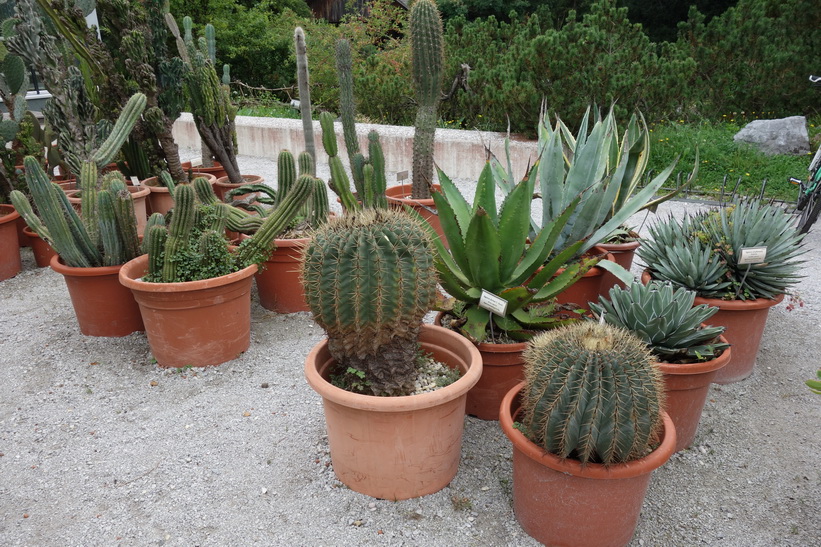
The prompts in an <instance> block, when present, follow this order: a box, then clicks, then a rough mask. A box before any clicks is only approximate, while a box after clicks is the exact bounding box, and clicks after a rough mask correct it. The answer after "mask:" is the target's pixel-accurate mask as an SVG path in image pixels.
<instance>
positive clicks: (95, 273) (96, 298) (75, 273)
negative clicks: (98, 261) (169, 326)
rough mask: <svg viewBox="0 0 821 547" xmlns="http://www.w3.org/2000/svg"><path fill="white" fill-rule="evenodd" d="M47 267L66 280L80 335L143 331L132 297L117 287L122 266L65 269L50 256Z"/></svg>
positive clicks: (65, 267)
mask: <svg viewBox="0 0 821 547" xmlns="http://www.w3.org/2000/svg"><path fill="white" fill-rule="evenodd" d="M50 265H51V269H52V270H54V271H55V272H57V273H59V274H61V275H62V276H63V278H64V279H65V281H66V287H67V288H68V294H69V296H70V297H71V304H72V306H74V315H76V316H77V323H78V324H79V325H80V332H81V333H83V334H85V335H86V336H110V337H115V336H126V335H128V334H131V333H132V332H139V331H142V330H144V329H143V321H142V316H141V315H140V308H139V307H138V306H137V302H135V301H134V296H133V295H132V294H131V291H129V290H128V289H127V288H125V287H123V286H122V285H120V280H119V273H120V269H121V268H122V266H100V267H97V268H74V267H71V266H66V265H65V264H64V263H63V261H62V259H61V258H60V256H59V255H54V256H53V257H52V259H51V264H50Z"/></svg>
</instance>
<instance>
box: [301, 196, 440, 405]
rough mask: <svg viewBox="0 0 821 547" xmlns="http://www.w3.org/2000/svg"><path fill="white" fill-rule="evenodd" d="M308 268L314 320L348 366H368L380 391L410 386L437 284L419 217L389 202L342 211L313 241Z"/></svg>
mask: <svg viewBox="0 0 821 547" xmlns="http://www.w3.org/2000/svg"><path fill="white" fill-rule="evenodd" d="M301 274H302V280H303V284H304V286H305V294H306V299H307V302H308V305H309V306H310V308H311V311H312V313H313V315H314V320H315V321H316V322H317V323H319V325H320V326H321V327H322V328H323V329H325V331H326V332H327V334H328V339H329V341H328V347H329V349H330V351H331V354H332V355H333V356H334V357H335V358H336V360H337V362H338V363H339V364H340V366H341V367H343V370H344V369H345V368H347V367H353V368H356V369H358V370H362V371H364V372H365V374H366V380H367V382H368V383H369V384H370V387H371V389H372V391H373V394H374V395H395V394H404V393H408V391H409V390H410V389H412V386H413V381H414V379H415V377H416V368H415V362H414V361H415V357H416V353H417V349H418V342H417V338H418V335H419V327H420V325H421V320H422V317H424V315H425V314H426V313H427V312H428V310H429V309H430V308H431V306H432V304H433V299H434V295H435V291H436V283H437V279H436V271H435V268H434V263H433V254H432V245H431V242H430V239H429V238H428V235H427V233H426V232H425V230H424V229H423V228H422V227H421V226H420V225H419V223H418V222H417V221H416V220H415V219H412V218H410V217H409V216H407V215H406V214H405V213H404V212H402V211H394V210H389V209H370V210H363V211H357V212H356V214H350V215H345V216H342V217H335V218H333V219H331V220H329V221H328V222H327V223H326V224H325V225H324V226H322V227H320V228H319V229H318V230H317V231H316V233H315V234H314V236H313V237H312V238H311V241H310V242H309V244H308V245H307V246H306V248H305V251H304V255H303V263H302V272H301Z"/></svg>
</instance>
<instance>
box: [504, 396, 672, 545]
mask: <svg viewBox="0 0 821 547" xmlns="http://www.w3.org/2000/svg"><path fill="white" fill-rule="evenodd" d="M523 387H524V382H522V383H521V384H519V385H518V386H516V387H514V388H513V389H511V390H510V391H509V392H508V394H507V395H505V398H504V400H503V401H502V406H501V409H500V411H499V425H501V427H502V431H504V433H505V435H507V438H508V439H510V442H511V443H513V511H514V513H515V514H516V519H517V520H518V521H519V524H520V525H521V526H522V529H524V531H525V532H527V533H528V534H529V535H530V536H532V537H533V538H535V539H536V540H538V541H540V542H542V543H544V544H545V545H564V546H578V547H590V546H594V545H595V546H623V545H627V544H628V543H629V542H630V538H631V537H632V536H633V532H634V531H635V529H636V523H637V522H638V518H639V513H640V511H641V506H642V503H643V502H644V495H645V493H646V491H647V486H648V484H649V483H650V477H651V475H652V472H653V471H654V470H655V469H657V468H658V467H661V465H663V464H664V463H665V462H666V461H667V460H668V459H669V458H670V456H671V455H672V454H673V451H674V450H675V445H676V432H675V428H674V426H673V422H672V420H671V419H670V417H669V416H667V415H666V414H665V415H664V436H663V438H662V442H661V444H660V445H659V446H658V448H656V449H655V450H654V451H653V452H651V453H650V454H648V455H647V456H645V457H644V458H641V459H639V460H634V461H631V462H627V463H621V464H616V465H611V466H608V467H605V466H604V465H601V464H595V463H588V464H587V465H585V466H582V465H581V464H580V463H579V462H578V461H577V460H571V459H562V458H559V457H557V456H554V455H553V454H549V453H547V452H545V450H543V449H542V448H541V447H539V446H537V445H536V444H534V443H532V442H531V441H530V440H529V439H527V437H525V436H524V435H523V434H522V433H521V432H520V431H519V430H517V429H515V428H514V427H513V422H514V420H515V419H516V414H517V413H518V411H519V400H518V395H519V392H520V391H521V389H522V388H523Z"/></svg>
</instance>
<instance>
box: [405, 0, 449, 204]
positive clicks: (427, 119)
mask: <svg viewBox="0 0 821 547" xmlns="http://www.w3.org/2000/svg"><path fill="white" fill-rule="evenodd" d="M410 39H411V53H412V61H413V84H414V89H415V91H416V102H417V110H416V123H415V124H414V136H413V186H412V196H413V198H415V199H427V198H430V187H431V185H432V184H433V145H434V137H435V133H436V119H437V116H438V114H437V110H438V108H439V103H440V101H441V98H442V71H443V67H444V64H445V59H444V56H445V54H444V39H443V37H442V18H441V17H440V15H439V10H438V9H437V8H436V4H434V3H433V2H432V1H431V0H417V1H416V3H414V4H413V7H412V8H411V12H410Z"/></svg>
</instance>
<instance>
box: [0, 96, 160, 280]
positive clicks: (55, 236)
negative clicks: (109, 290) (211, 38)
mask: <svg viewBox="0 0 821 547" xmlns="http://www.w3.org/2000/svg"><path fill="white" fill-rule="evenodd" d="M145 100H146V98H145V96H144V95H142V94H139V93H138V94H136V95H134V96H133V97H132V98H131V99H129V101H128V104H126V106H125V108H124V109H123V113H122V114H121V116H120V118H119V119H118V120H117V123H116V124H115V126H114V129H113V130H112V132H111V133H110V134H109V136H108V138H107V139H106V141H105V142H104V143H103V145H102V146H101V147H100V148H99V149H97V150H95V151H93V152H91V153H90V156H91V159H90V160H86V161H85V162H83V164H82V168H81V170H80V188H81V190H82V195H81V209H82V219H81V218H80V216H79V215H77V213H76V212H75V211H74V208H73V207H72V206H71V204H70V203H69V201H68V198H67V197H66V196H65V193H64V192H63V191H62V189H61V188H60V187H59V186H57V185H56V184H54V183H51V182H50V181H49V177H48V175H46V173H45V171H44V170H43V168H42V166H41V165H40V164H39V162H38V161H37V160H36V159H34V158H33V157H31V156H29V157H27V158H26V159H25V168H26V181H27V182H28V186H29V190H30V191H31V196H32V199H33V200H34V203H35V204H36V205H37V210H38V212H39V214H40V217H42V220H41V218H40V217H38V216H37V215H35V213H34V211H33V210H32V208H31V205H30V204H29V202H28V199H27V198H26V196H25V195H24V194H23V193H22V192H19V191H17V190H15V191H13V192H12V193H11V200H12V203H13V204H14V206H15V208H16V209H17V210H18V211H19V212H20V214H22V215H23V218H24V219H25V221H26V223H27V224H28V225H29V227H31V229H32V230H34V231H35V232H36V233H37V234H38V235H39V236H40V237H41V238H43V239H44V240H45V241H47V242H49V243H50V244H51V245H52V247H54V250H56V251H57V253H58V254H59V255H60V256H61V257H62V258H63V260H64V262H65V263H66V265H68V266H73V267H84V268H88V267H94V266H103V265H113V264H122V263H123V262H126V261H128V260H130V259H131V258H134V256H136V255H137V253H138V251H137V249H138V247H139V242H138V240H137V230H136V222H137V221H136V218H135V217H134V208H133V207H132V206H131V194H130V193H128V191H127V190H126V189H125V186H124V185H122V184H121V183H120V182H119V181H118V182H117V183H116V184H115V183H111V184H110V188H101V186H102V185H101V182H100V180H99V178H98V175H97V166H98V165H100V164H102V165H105V164H107V163H108V162H110V161H111V158H112V157H113V156H114V154H116V153H117V150H118V149H119V147H120V146H122V143H123V142H124V141H125V139H126V137H127V136H128V134H129V133H130V131H131V129H132V128H133V127H134V124H135V123H136V120H137V118H138V117H139V115H140V112H142V109H143V108H144V107H145ZM100 190H104V192H101V191H100ZM101 195H102V197H101ZM101 199H102V200H103V201H104V202H105V203H101ZM101 210H102V213H101ZM112 213H113V215H114V218H113V219H112V218H111V214H112ZM101 215H102V217H104V218H101ZM112 230H113V231H114V232H113V233H112ZM115 239H116V240H118V241H115Z"/></svg>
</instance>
